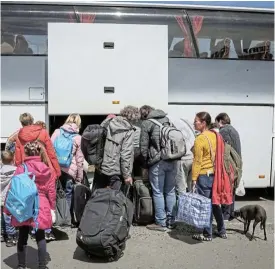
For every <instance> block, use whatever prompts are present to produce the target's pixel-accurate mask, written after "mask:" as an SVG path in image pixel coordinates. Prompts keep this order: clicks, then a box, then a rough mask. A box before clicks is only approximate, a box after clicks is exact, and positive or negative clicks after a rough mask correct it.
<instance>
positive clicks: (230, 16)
mask: <svg viewBox="0 0 275 269" xmlns="http://www.w3.org/2000/svg"><path fill="white" fill-rule="evenodd" d="M187 13H188V15H189V17H190V20H191V23H192V27H193V32H194V35H195V38H196V42H197V45H198V49H199V53H200V57H201V58H212V59H239V60H273V57H274V41H273V40H274V21H273V20H274V16H273V14H262V13H256V12H254V13H251V12H250V13H249V12H237V11H236V12H232V11H228V12H227V11H202V10H190V11H187ZM198 18H200V20H201V23H200V24H198Z"/></svg>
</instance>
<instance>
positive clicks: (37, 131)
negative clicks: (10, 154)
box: [15, 125, 61, 179]
mask: <svg viewBox="0 0 275 269" xmlns="http://www.w3.org/2000/svg"><path fill="white" fill-rule="evenodd" d="M33 141H39V142H40V144H41V145H42V146H43V147H44V148H45V153H46V158H47V163H48V166H49V167H50V169H51V172H52V174H54V176H55V178H56V179H57V178H59V177H60V175H61V170H60V166H59V163H58V160H57V157H56V154H55V150H54V147H53V144H52V142H51V138H50V136H49V134H48V132H47V130H45V129H43V128H42V127H41V126H40V125H29V126H25V127H23V128H21V129H20V131H19V133H18V137H17V139H16V143H15V164H16V165H20V164H22V163H23V162H24V160H25V151H24V146H25V145H26V144H27V143H28V142H33Z"/></svg>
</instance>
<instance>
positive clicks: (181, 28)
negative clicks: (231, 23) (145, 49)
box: [75, 6, 196, 57]
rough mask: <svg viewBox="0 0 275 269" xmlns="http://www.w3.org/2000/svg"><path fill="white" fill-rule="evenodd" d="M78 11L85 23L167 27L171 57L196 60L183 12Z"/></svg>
mask: <svg viewBox="0 0 275 269" xmlns="http://www.w3.org/2000/svg"><path fill="white" fill-rule="evenodd" d="M75 9H76V14H77V17H78V20H79V22H81V23H120V24H124V23H127V24H156V25H167V26H168V51H169V57H196V54H195V51H194V48H193V44H192V40H191V37H190V33H189V28H188V24H187V22H186V17H185V15H184V13H183V10H180V9H157V8H133V7H129V8H127V7H90V6H76V7H75Z"/></svg>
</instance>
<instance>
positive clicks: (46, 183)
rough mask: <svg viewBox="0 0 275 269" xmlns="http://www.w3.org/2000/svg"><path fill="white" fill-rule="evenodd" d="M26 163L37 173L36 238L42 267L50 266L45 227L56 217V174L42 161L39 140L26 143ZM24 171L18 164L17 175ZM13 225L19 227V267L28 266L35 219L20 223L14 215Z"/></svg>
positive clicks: (42, 268)
mask: <svg viewBox="0 0 275 269" xmlns="http://www.w3.org/2000/svg"><path fill="white" fill-rule="evenodd" d="M24 149H25V155H26V158H25V160H24V163H25V164H26V166H27V168H28V171H29V172H31V173H33V174H34V175H35V184H36V186H37V189H38V195H39V212H38V230H37V231H36V233H35V238H36V242H37V246H38V262H39V268H40V269H46V268H48V267H47V266H46V240H45V229H47V228H49V227H51V226H52V223H53V221H55V220H54V218H55V213H54V211H55V202H56V189H55V176H54V174H53V173H51V170H50V168H49V167H48V166H47V165H46V164H44V163H43V162H42V161H41V157H40V145H39V143H37V142H29V143H27V144H26V145H25V147H24ZM23 172H24V168H23V166H22V165H20V166H18V167H17V169H16V171H15V175H16V174H21V173H23ZM11 223H12V225H13V226H15V227H19V239H18V243H17V254H18V268H19V269H23V268H26V246H27V242H28V236H29V230H30V227H35V223H34V221H33V219H30V220H27V221H25V222H23V223H19V222H18V221H17V220H16V219H15V218H14V217H12V221H11Z"/></svg>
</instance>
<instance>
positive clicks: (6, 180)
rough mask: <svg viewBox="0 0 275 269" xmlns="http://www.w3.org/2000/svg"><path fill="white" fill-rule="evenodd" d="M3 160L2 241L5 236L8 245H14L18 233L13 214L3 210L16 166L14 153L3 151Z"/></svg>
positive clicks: (0, 175) (0, 173) (0, 174)
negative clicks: (12, 219) (13, 223)
mask: <svg viewBox="0 0 275 269" xmlns="http://www.w3.org/2000/svg"><path fill="white" fill-rule="evenodd" d="M1 161H2V164H1V172H0V177H1V241H2V236H3V237H5V238H6V246H7V247H13V246H15V245H16V243H17V233H16V230H15V228H14V227H13V226H12V225H11V216H9V215H7V214H6V213H4V212H3V206H4V203H5V200H6V196H7V192H8V189H9V186H10V182H11V178H12V176H13V174H14V172H15V170H16V166H14V165H13V154H12V153H11V152H10V151H3V152H2V153H1ZM2 233H3V235H2Z"/></svg>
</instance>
